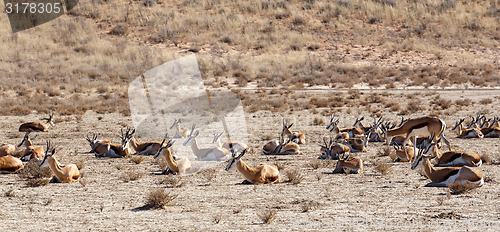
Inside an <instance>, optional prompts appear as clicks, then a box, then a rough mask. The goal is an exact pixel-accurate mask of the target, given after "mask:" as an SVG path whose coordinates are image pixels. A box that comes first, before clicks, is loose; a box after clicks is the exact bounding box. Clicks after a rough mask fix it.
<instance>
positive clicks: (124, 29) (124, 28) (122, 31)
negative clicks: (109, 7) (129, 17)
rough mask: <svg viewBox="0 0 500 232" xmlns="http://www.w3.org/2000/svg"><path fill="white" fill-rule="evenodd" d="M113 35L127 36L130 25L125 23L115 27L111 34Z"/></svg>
mask: <svg viewBox="0 0 500 232" xmlns="http://www.w3.org/2000/svg"><path fill="white" fill-rule="evenodd" d="M109 34H111V35H126V34H128V25H127V24H125V23H120V24H118V25H116V26H115V27H113V29H111V31H110V32H109Z"/></svg>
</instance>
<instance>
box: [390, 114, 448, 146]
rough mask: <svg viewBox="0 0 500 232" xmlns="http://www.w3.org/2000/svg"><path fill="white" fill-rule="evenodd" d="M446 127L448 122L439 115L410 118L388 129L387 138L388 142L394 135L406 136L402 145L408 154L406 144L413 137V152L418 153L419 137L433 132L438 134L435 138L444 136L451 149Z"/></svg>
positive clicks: (427, 135)
mask: <svg viewBox="0 0 500 232" xmlns="http://www.w3.org/2000/svg"><path fill="white" fill-rule="evenodd" d="M445 129H446V123H445V122H444V121H443V120H441V119H439V118H437V117H431V116H426V117H420V118H413V119H409V120H407V121H406V122H404V123H403V125H401V126H400V127H398V128H395V129H390V130H386V131H385V138H386V143H387V141H389V142H390V141H391V139H392V137H394V136H397V135H404V136H406V137H405V140H404V141H403V144H402V145H403V148H404V149H405V153H406V154H408V152H407V151H406V144H407V143H408V141H409V140H410V138H412V137H413V154H416V153H417V137H419V136H420V137H429V136H431V134H434V135H436V136H437V137H436V138H434V140H437V139H438V138H442V139H443V141H444V142H445V143H446V145H448V149H449V150H450V151H451V145H450V142H449V141H448V140H447V139H446V138H445V137H444V131H445ZM433 142H435V141H433Z"/></svg>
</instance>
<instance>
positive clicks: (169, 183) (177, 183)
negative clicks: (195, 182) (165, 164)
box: [159, 175, 184, 188]
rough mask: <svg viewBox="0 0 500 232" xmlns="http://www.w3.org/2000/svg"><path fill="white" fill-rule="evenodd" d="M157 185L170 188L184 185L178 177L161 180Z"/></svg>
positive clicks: (167, 177)
mask: <svg viewBox="0 0 500 232" xmlns="http://www.w3.org/2000/svg"><path fill="white" fill-rule="evenodd" d="M159 184H164V185H167V186H168V187H170V188H180V187H182V186H184V183H183V182H182V181H181V178H180V177H178V176H171V175H169V176H166V177H165V178H163V179H161V180H160V182H159Z"/></svg>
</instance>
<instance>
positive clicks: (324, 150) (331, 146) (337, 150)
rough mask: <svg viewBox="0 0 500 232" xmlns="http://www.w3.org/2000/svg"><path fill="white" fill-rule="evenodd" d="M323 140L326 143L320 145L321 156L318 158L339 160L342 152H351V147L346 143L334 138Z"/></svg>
mask: <svg viewBox="0 0 500 232" xmlns="http://www.w3.org/2000/svg"><path fill="white" fill-rule="evenodd" d="M323 142H324V144H325V145H324V146H323V145H320V147H321V148H320V152H321V156H319V157H318V159H332V160H338V159H339V155H340V154H346V153H349V152H351V148H349V147H348V146H346V145H344V144H341V143H337V142H335V140H334V139H331V138H330V141H329V142H328V143H327V142H326V138H323Z"/></svg>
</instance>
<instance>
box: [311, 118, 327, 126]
mask: <svg viewBox="0 0 500 232" xmlns="http://www.w3.org/2000/svg"><path fill="white" fill-rule="evenodd" d="M312 124H313V125H315V126H320V125H324V124H325V120H323V119H322V118H317V117H316V118H314V119H313V123H312Z"/></svg>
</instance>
